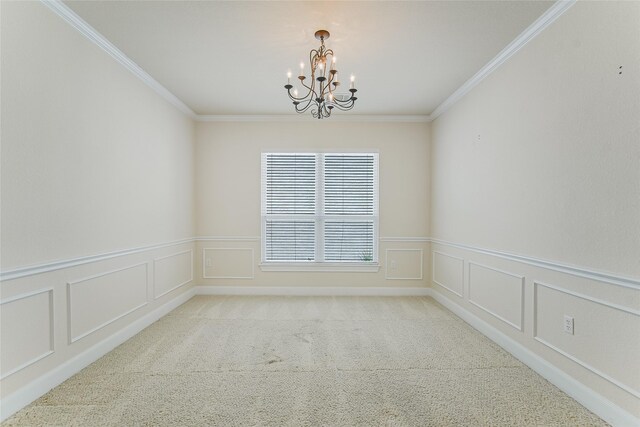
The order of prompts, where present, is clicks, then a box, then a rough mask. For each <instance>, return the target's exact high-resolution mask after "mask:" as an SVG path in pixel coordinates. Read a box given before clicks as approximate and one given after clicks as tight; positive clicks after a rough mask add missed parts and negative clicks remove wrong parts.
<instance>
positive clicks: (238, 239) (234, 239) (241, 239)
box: [193, 236, 260, 242]
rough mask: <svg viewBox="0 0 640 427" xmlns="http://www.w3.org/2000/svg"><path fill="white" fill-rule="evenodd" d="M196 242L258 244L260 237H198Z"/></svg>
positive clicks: (195, 238)
mask: <svg viewBox="0 0 640 427" xmlns="http://www.w3.org/2000/svg"><path fill="white" fill-rule="evenodd" d="M193 239H194V240H195V241H196V242H259V241H260V236H199V237H194V238H193Z"/></svg>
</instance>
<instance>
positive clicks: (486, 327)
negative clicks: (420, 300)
mask: <svg viewBox="0 0 640 427" xmlns="http://www.w3.org/2000/svg"><path fill="white" fill-rule="evenodd" d="M432 297H433V298H434V299H435V300H436V301H438V302H439V303H440V304H442V305H443V306H445V307H446V308H448V309H449V310H451V311H452V312H453V313H454V314H455V315H457V316H458V317H460V318H461V319H462V320H464V321H465V322H467V323H468V324H470V325H471V326H472V327H473V328H475V329H477V330H478V331H480V332H481V333H482V334H484V335H485V336H487V337H488V338H489V339H490V340H492V341H493V342H495V343H496V344H498V345H499V346H500V347H502V348H503V349H505V350H506V351H508V352H509V353H511V354H512V355H513V356H514V357H516V358H517V359H518V360H520V361H521V362H522V363H524V364H525V365H527V366H529V367H530V368H531V369H533V370H534V371H536V372H537V373H538V374H540V375H541V376H542V377H544V378H546V379H547V380H548V381H549V382H551V383H552V384H553V385H555V386H556V387H558V388H559V389H560V390H562V391H564V392H565V393H567V394H568V395H569V396H571V397H573V398H574V399H575V400H577V401H578V402H579V403H580V404H581V405H583V406H584V407H586V408H587V409H589V410H590V411H592V412H593V413H595V414H596V415H598V416H599V417H600V418H602V419H603V420H605V421H606V422H608V423H610V424H611V425H614V426H637V425H640V419H638V418H636V417H635V416H633V415H632V414H630V413H629V412H627V411H625V410H624V409H622V408H621V407H619V406H618V405H616V404H614V403H613V402H611V401H610V400H608V399H606V398H605V397H603V396H602V395H600V394H598V393H596V392H595V391H593V390H592V389H590V388H589V387H587V386H585V385H584V384H582V383H581V382H579V381H578V380H576V379H574V378H572V377H571V376H569V374H567V373H565V372H564V371H562V370H561V369H560V368H558V367H556V366H554V365H552V364H551V363H549V362H547V361H546V360H544V359H543V358H542V357H540V356H538V355H537V354H535V353H534V352H533V351H531V350H529V349H528V348H526V347H525V346H523V345H522V344H520V343H519V342H517V341H516V340H514V339H513V338H510V337H509V336H508V335H506V334H504V333H502V332H500V331H499V330H498V329H496V328H495V327H493V326H491V325H490V324H489V323H487V322H485V321H484V320H482V319H480V318H479V317H477V316H475V315H474V314H472V313H470V312H469V311H467V310H466V309H464V308H463V307H461V306H460V305H458V304H456V303H454V302H453V301H451V300H450V299H448V298H446V297H445V296H443V295H441V294H440V293H438V292H432Z"/></svg>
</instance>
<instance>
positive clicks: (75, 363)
mask: <svg viewBox="0 0 640 427" xmlns="http://www.w3.org/2000/svg"><path fill="white" fill-rule="evenodd" d="M194 295H195V290H194V289H193V288H191V289H188V290H186V291H185V292H183V293H182V294H180V295H178V296H176V297H175V298H174V299H172V300H171V301H169V302H167V303H166V304H164V305H161V306H160V307H158V308H156V309H155V310H153V311H152V312H150V313H148V314H145V315H144V316H142V317H141V318H139V319H137V320H134V321H133V322H132V323H130V324H129V325H127V326H125V327H124V328H122V329H120V330H119V331H117V332H115V333H113V334H112V335H110V336H108V337H107V338H105V339H104V340H102V341H100V342H99V343H97V344H95V345H93V346H91V347H90V348H88V349H87V350H85V351H83V352H82V353H80V354H78V355H77V356H75V357H73V358H71V359H69V360H67V361H66V362H64V363H62V364H61V365H59V366H57V367H56V368H54V369H53V370H51V371H49V372H47V373H45V374H44V375H42V376H39V377H38V378H36V379H34V380H33V381H32V382H30V383H28V384H26V385H25V386H24V387H22V388H21V389H19V390H17V391H16V392H14V393H12V394H10V395H9V396H6V397H3V398H2V401H1V402H0V405H1V408H0V422H1V421H4V420H6V419H7V418H9V417H10V416H11V415H13V414H14V413H16V412H17V411H18V410H20V409H22V408H24V407H25V406H27V405H28V404H29V403H31V402H33V401H34V400H36V399H37V398H39V397H40V396H42V395H43V394H45V393H46V392H48V391H49V390H51V389H52V388H54V387H56V386H57V385H60V384H61V383H62V382H64V381H65V380H67V379H68V378H70V377H71V376H72V375H74V374H76V373H78V372H80V371H81V370H82V369H84V368H86V367H87V366H89V365H90V364H91V363H93V362H95V361H96V360H98V359H99V358H100V357H102V356H104V355H105V354H107V353H108V352H110V351H111V350H113V349H114V348H116V347H117V346H119V345H120V344H122V343H123V342H125V341H127V340H128V339H129V338H131V337H133V336H134V335H136V334H137V333H139V332H140V331H142V330H143V329H144V328H146V327H147V326H149V325H151V324H152V323H153V322H155V321H157V320H159V319H161V318H162V317H163V316H165V315H166V314H167V313H169V312H170V311H172V310H173V309H175V308H176V307H179V306H181V305H182V304H184V303H185V302H187V301H189V300H190V299H191V298H193V296H194Z"/></svg>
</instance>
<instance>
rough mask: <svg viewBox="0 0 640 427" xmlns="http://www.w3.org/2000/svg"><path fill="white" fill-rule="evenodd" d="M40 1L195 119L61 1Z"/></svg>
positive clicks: (183, 106) (178, 101)
mask: <svg viewBox="0 0 640 427" xmlns="http://www.w3.org/2000/svg"><path fill="white" fill-rule="evenodd" d="M40 1H41V2H42V4H44V5H45V6H46V7H48V8H49V9H50V10H52V11H53V12H54V13H55V14H56V15H58V16H59V17H61V18H62V19H64V20H65V21H66V22H67V23H68V24H69V25H71V26H72V27H73V28H75V29H76V30H78V32H79V33H80V34H82V35H83V36H85V37H86V38H87V39H88V40H89V41H91V42H93V43H95V44H96V45H97V46H98V47H100V48H101V49H102V50H104V51H105V52H107V53H108V54H109V55H111V57H113V58H114V59H115V60H116V61H118V62H119V63H120V64H121V65H122V66H123V67H124V68H126V69H127V70H129V71H130V72H131V73H132V74H133V75H134V76H136V77H137V78H139V79H140V80H142V81H143V82H144V83H145V84H146V85H147V86H149V87H150V88H151V89H153V90H154V91H155V92H156V93H157V94H158V95H160V96H161V97H162V98H164V99H165V100H166V101H168V102H169V103H170V104H172V105H173V106H174V107H176V108H177V109H178V110H180V111H181V112H183V113H184V114H186V115H187V116H189V117H191V118H192V119H195V118H196V113H194V112H193V110H192V109H191V108H189V107H188V106H187V105H186V104H185V103H184V102H182V101H181V100H180V99H179V98H178V97H177V96H175V95H174V94H173V93H171V92H170V91H169V90H168V89H167V88H166V87H164V86H162V85H161V84H160V83H158V81H157V80H156V79H154V78H153V77H151V76H150V75H149V73H147V72H146V71H145V70H143V69H142V68H141V67H140V66H139V65H138V64H136V63H135V62H133V61H132V60H131V59H130V58H129V57H128V56H127V55H125V54H124V53H123V52H122V51H121V50H120V49H118V48H117V47H116V46H115V45H114V44H113V43H111V42H110V41H109V40H107V39H106V38H105V37H104V36H103V35H102V34H100V33H99V32H98V31H96V29H95V28H93V27H92V26H91V25H89V24H88V23H87V22H86V21H85V20H84V19H82V18H81V17H80V16H78V15H77V14H76V13H75V12H74V11H73V10H71V9H70V8H69V7H68V6H67V5H65V4H64V3H63V2H62V1H61V0H40Z"/></svg>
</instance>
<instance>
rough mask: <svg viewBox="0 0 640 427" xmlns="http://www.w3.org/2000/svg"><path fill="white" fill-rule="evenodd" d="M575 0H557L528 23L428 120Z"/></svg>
mask: <svg viewBox="0 0 640 427" xmlns="http://www.w3.org/2000/svg"><path fill="white" fill-rule="evenodd" d="M575 2H576V0H558V1H556V2H555V3H554V4H553V6H551V7H550V8H549V9H547V11H546V12H545V13H543V14H542V15H540V17H539V18H538V19H536V20H535V21H534V22H533V24H531V25H529V27H527V29H525V30H524V31H523V32H522V33H520V35H519V36H518V37H516V38H515V40H513V41H512V42H511V43H509V44H508V45H507V47H505V48H504V49H502V51H500V53H498V55H496V57H495V58H493V59H492V60H491V61H489V62H488V63H487V64H486V65H485V66H484V67H482V68H481V69H480V70H479V71H478V72H477V73H476V74H474V75H473V77H471V78H470V79H469V80H467V81H466V82H465V83H464V84H463V85H462V86H460V87H459V88H458V89H457V90H456V91H455V92H453V93H452V94H451V95H450V96H449V97H448V98H447V99H445V100H444V102H443V103H442V104H440V105H438V107H436V109H435V110H433V112H431V114H430V115H429V121H432V120H435V119H437V118H438V117H440V116H441V115H442V114H443V113H444V112H445V111H447V110H448V109H449V108H451V107H452V106H453V105H454V104H455V103H456V102H458V101H459V100H460V99H462V98H463V97H464V96H465V95H466V94H467V93H469V92H470V91H471V89H473V88H474V87H476V86H477V85H478V84H479V83H480V82H481V81H482V80H484V79H485V78H486V77H487V76H489V75H490V74H491V73H493V72H494V71H495V70H496V69H497V68H498V67H500V66H501V65H502V64H503V63H505V62H506V61H507V60H508V59H509V58H511V57H512V56H513V55H514V54H515V53H516V52H518V51H519V50H520V49H522V48H523V47H524V46H525V45H526V44H527V43H529V42H530V41H531V40H532V39H533V38H535V37H536V36H537V35H538V34H540V33H541V32H542V31H543V30H544V29H545V28H547V27H548V26H549V25H551V24H552V23H553V22H554V21H555V20H556V19H558V18H559V17H560V16H561V15H562V14H563V13H564V12H566V11H567V10H568V9H569V8H570V7H571V6H573V5H574V4H575Z"/></svg>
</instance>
